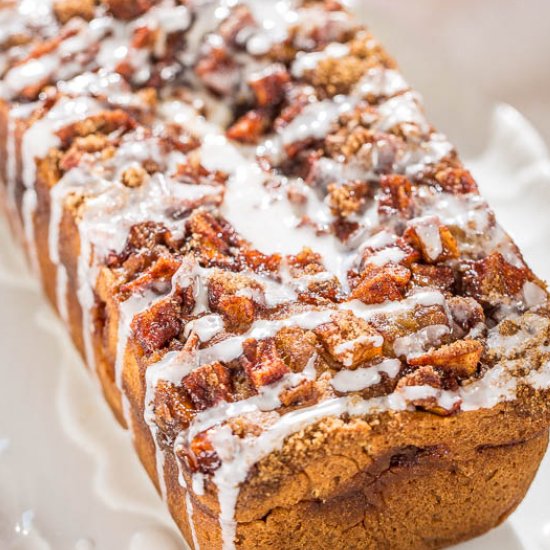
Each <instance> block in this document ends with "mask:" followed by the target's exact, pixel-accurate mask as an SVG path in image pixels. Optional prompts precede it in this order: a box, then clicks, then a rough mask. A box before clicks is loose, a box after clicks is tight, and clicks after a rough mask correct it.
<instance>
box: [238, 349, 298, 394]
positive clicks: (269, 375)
mask: <svg viewBox="0 0 550 550" xmlns="http://www.w3.org/2000/svg"><path fill="white" fill-rule="evenodd" d="M243 350H244V353H243V355H242V357H241V364H242V366H243V368H244V370H245V372H246V374H247V376H248V378H249V379H250V381H251V382H252V384H253V386H254V387H255V388H261V387H262V386H267V385H269V384H273V383H274V382H277V381H278V380H280V379H281V378H282V377H283V376H284V375H285V374H287V373H289V372H290V369H289V368H288V367H287V366H286V364H285V362H284V361H283V360H282V358H281V356H280V355H279V352H278V351H277V346H276V344H275V339H273V338H267V339H265V340H253V339H250V340H246V341H245V342H244V344H243Z"/></svg>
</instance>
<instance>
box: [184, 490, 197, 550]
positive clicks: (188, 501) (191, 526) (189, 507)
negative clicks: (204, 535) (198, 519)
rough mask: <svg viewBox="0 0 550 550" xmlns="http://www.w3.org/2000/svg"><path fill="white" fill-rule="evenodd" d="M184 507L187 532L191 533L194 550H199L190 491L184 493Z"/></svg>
mask: <svg viewBox="0 0 550 550" xmlns="http://www.w3.org/2000/svg"><path fill="white" fill-rule="evenodd" d="M185 506H186V509H187V523H189V530H190V531H191V538H192V539H193V548H194V550H200V548H201V547H200V544H199V539H198V537H197V530H196V529H195V520H194V510H193V501H192V500H191V493H190V491H186V493H185Z"/></svg>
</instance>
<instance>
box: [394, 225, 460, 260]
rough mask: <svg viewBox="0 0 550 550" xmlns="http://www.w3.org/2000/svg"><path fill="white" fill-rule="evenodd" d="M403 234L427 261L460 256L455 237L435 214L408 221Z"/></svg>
mask: <svg viewBox="0 0 550 550" xmlns="http://www.w3.org/2000/svg"><path fill="white" fill-rule="evenodd" d="M403 236H404V238H405V239H407V241H408V242H410V243H411V245H412V246H414V247H415V248H416V249H417V250H419V251H420V252H421V253H422V258H423V259H424V261H425V262H427V263H437V262H443V261H446V260H449V259H453V258H458V257H459V256H460V251H459V249H458V243H457V241H456V239H455V237H454V236H453V234H452V233H451V231H450V230H449V228H448V227H446V226H445V225H443V224H442V223H441V222H440V220H439V218H438V217H437V216H428V217H425V218H417V219H416V220H414V221H412V222H410V223H409V227H408V228H407V230H406V231H405V233H404V235H403Z"/></svg>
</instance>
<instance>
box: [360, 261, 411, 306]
mask: <svg viewBox="0 0 550 550" xmlns="http://www.w3.org/2000/svg"><path fill="white" fill-rule="evenodd" d="M410 280H411V271H410V269H408V268H406V267H404V266H402V265H398V264H395V263H388V264H386V265H383V266H378V265H373V264H367V265H366V266H365V268H364V270H363V271H362V272H361V273H360V274H359V275H358V276H357V277H355V278H352V280H351V288H352V292H351V297H352V298H353V299H356V300H361V301H362V302H364V303H365V304H381V303H383V302H385V301H387V300H392V301H393V300H401V299H402V298H403V295H404V291H405V289H406V287H407V285H408V284H409V281H410Z"/></svg>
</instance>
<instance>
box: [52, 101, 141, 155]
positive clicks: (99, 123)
mask: <svg viewBox="0 0 550 550" xmlns="http://www.w3.org/2000/svg"><path fill="white" fill-rule="evenodd" d="M135 127H136V121H135V120H134V119H133V118H132V117H131V116H130V115H129V114H128V113H127V112H125V111H122V110H119V109H116V110H114V111H102V112H101V113H98V114H96V115H92V116H89V117H87V118H85V119H83V120H79V121H77V122H73V123H72V124H69V125H68V126H65V127H63V128H61V129H60V130H58V131H57V132H56V134H57V137H59V139H60V140H61V144H62V147H63V148H66V147H68V146H69V145H70V144H71V143H72V142H73V140H74V139H75V138H77V137H86V136H89V135H92V134H104V135H109V134H111V133H112V132H117V133H119V134H121V133H124V132H127V131H129V130H133V129H134V128H135Z"/></svg>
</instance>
